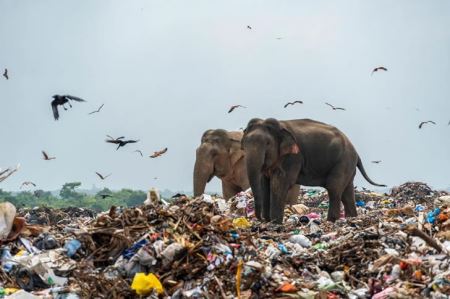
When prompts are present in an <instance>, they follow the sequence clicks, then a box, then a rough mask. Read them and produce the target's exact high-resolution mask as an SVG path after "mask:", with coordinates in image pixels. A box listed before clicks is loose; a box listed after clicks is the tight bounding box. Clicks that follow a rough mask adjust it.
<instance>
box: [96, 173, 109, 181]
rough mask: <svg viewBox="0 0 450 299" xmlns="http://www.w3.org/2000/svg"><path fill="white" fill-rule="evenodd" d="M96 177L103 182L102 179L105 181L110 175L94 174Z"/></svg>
mask: <svg viewBox="0 0 450 299" xmlns="http://www.w3.org/2000/svg"><path fill="white" fill-rule="evenodd" d="M95 173H96V174H97V175H98V177H99V178H101V179H102V180H104V179H106V178H107V177H109V176H110V175H111V173H110V174H108V175H105V176H104V175H102V174H100V173H98V172H95Z"/></svg>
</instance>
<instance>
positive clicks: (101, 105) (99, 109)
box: [88, 104, 105, 115]
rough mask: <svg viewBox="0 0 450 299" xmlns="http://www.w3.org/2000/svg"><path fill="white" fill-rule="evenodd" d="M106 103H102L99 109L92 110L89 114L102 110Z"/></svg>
mask: <svg viewBox="0 0 450 299" xmlns="http://www.w3.org/2000/svg"><path fill="white" fill-rule="evenodd" d="M104 105H105V104H102V105H101V106H100V107H98V109H97V110H95V111H92V112H89V114H88V115H91V114H94V113H98V112H100V110H102V108H103V106H104Z"/></svg>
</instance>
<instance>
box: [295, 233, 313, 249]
mask: <svg viewBox="0 0 450 299" xmlns="http://www.w3.org/2000/svg"><path fill="white" fill-rule="evenodd" d="M289 242H292V243H295V244H299V245H301V246H302V247H305V248H309V247H311V245H312V243H311V241H310V240H309V239H308V238H307V237H305V236H303V235H293V236H291V237H290V238H289Z"/></svg>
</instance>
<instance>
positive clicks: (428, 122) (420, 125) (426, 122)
mask: <svg viewBox="0 0 450 299" xmlns="http://www.w3.org/2000/svg"><path fill="white" fill-rule="evenodd" d="M424 124H433V125H435V124H436V123H435V122H434V121H432V120H428V121H423V122H421V123H420V124H419V129H422V127H423V125H424Z"/></svg>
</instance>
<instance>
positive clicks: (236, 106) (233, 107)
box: [228, 105, 247, 113]
mask: <svg viewBox="0 0 450 299" xmlns="http://www.w3.org/2000/svg"><path fill="white" fill-rule="evenodd" d="M238 107H242V108H247V107H245V106H242V105H233V106H231V107H230V110H228V113H231V112H233V110H234V109H236V108H238Z"/></svg>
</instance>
